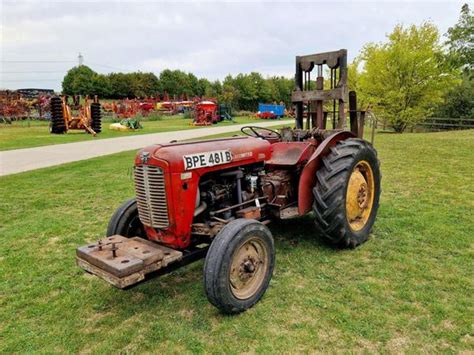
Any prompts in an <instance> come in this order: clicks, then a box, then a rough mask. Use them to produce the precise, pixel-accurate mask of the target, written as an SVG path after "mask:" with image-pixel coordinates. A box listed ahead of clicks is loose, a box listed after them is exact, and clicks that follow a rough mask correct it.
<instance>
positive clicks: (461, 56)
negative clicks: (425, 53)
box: [446, 4, 474, 72]
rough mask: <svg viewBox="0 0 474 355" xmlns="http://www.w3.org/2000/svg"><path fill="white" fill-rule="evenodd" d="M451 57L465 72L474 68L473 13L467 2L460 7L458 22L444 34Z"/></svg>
mask: <svg viewBox="0 0 474 355" xmlns="http://www.w3.org/2000/svg"><path fill="white" fill-rule="evenodd" d="M446 36H447V37H448V40H447V42H446V44H447V45H448V47H449V52H450V55H451V59H452V61H453V62H454V64H455V65H457V66H458V67H462V68H463V69H464V70H465V71H466V72H469V71H472V70H474V15H473V13H472V11H470V9H469V5H468V4H464V5H463V7H462V8H461V15H460V17H459V20H458V23H457V24H456V25H454V26H453V27H450V28H449V29H448V32H447V34H446Z"/></svg>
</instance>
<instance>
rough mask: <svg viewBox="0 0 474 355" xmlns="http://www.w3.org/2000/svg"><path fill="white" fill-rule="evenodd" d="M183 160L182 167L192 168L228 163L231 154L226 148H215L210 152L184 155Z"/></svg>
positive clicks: (230, 159)
mask: <svg viewBox="0 0 474 355" xmlns="http://www.w3.org/2000/svg"><path fill="white" fill-rule="evenodd" d="M183 160H184V169H185V170H192V169H198V168H206V167H210V166H214V165H221V164H227V163H230V162H231V161H232V154H231V153H230V152H229V151H228V150H215V151H212V152H204V153H197V154H190V155H184V156H183Z"/></svg>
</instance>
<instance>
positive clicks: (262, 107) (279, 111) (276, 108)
mask: <svg viewBox="0 0 474 355" xmlns="http://www.w3.org/2000/svg"><path fill="white" fill-rule="evenodd" d="M258 111H259V112H261V113H263V112H271V113H273V114H275V115H277V116H278V117H283V116H284V115H285V106H283V105H272V104H258Z"/></svg>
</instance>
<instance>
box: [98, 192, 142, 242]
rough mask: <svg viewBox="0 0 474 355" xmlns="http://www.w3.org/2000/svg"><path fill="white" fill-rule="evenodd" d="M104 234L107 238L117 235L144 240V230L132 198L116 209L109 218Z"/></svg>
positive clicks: (135, 202)
mask: <svg viewBox="0 0 474 355" xmlns="http://www.w3.org/2000/svg"><path fill="white" fill-rule="evenodd" d="M106 234H107V237H110V236H112V235H116V234H119V235H122V236H124V237H127V238H132V237H142V238H146V233H145V229H144V228H143V224H142V222H141V221H140V218H139V217H138V207H137V201H136V200H135V199H134V198H132V199H130V200H128V201H126V202H124V203H123V204H122V205H121V206H120V207H119V208H117V210H116V211H115V213H114V214H113V215H112V217H111V218H110V221H109V225H108V226H107V233H106Z"/></svg>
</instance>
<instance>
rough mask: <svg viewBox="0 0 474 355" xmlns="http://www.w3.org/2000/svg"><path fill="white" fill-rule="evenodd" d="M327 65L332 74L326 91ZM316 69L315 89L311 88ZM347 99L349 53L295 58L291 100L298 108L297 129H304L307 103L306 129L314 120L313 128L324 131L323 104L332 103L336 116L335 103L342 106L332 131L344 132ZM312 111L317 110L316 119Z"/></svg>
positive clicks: (336, 52)
mask: <svg viewBox="0 0 474 355" xmlns="http://www.w3.org/2000/svg"><path fill="white" fill-rule="evenodd" d="M324 65H325V66H327V67H329V69H330V71H331V87H330V89H324V76H323V66H324ZM314 68H317V77H316V81H315V84H316V85H315V89H313V87H312V86H314V84H313V83H314V82H311V72H312V71H313V69H314ZM337 78H338V79H337ZM347 95H348V89H347V50H346V49H340V50H338V51H334V52H325V53H317V54H310V55H304V56H297V57H296V73H295V90H294V91H293V93H292V95H291V100H292V102H293V104H295V106H296V128H303V116H304V112H303V105H304V104H305V103H306V104H307V105H308V108H309V109H308V116H307V118H308V123H307V127H306V128H307V129H309V128H310V127H309V122H310V119H311V123H312V128H319V129H325V127H326V122H325V120H326V117H325V115H324V112H323V104H324V102H325V101H330V100H333V101H334V114H335V103H336V101H337V102H338V104H339V109H338V120H337V125H336V123H335V122H334V125H335V127H333V128H343V127H344V126H345V124H346V117H345V112H344V107H345V102H346V97H347ZM312 107H314V108H315V109H316V111H315V115H314V114H313V115H312V114H311V108H312ZM311 116H312V117H311Z"/></svg>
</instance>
